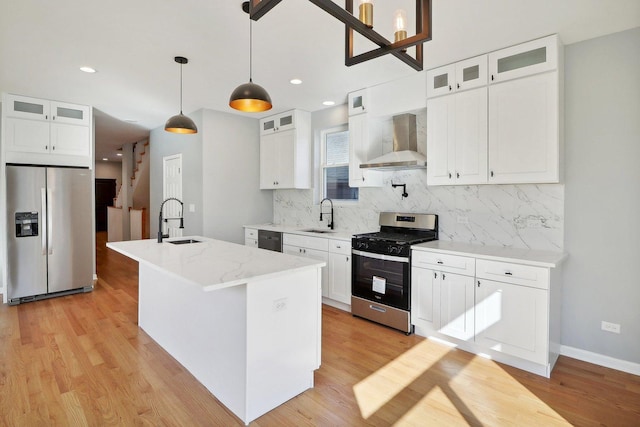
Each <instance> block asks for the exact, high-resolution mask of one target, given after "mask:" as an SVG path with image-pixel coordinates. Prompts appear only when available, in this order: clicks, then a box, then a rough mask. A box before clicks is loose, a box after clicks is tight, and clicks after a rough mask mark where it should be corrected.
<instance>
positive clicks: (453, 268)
mask: <svg viewBox="0 0 640 427" xmlns="http://www.w3.org/2000/svg"><path fill="white" fill-rule="evenodd" d="M474 265H475V260H474V259H473V258H468V257H460V256H452V255H441V254H432V253H426V252H415V251H414V253H413V259H412V268H411V286H412V287H411V292H412V295H411V322H412V323H413V324H414V326H415V327H416V331H417V332H418V333H419V334H420V333H422V334H424V333H428V332H429V331H437V332H439V333H442V334H445V335H448V336H451V337H455V338H458V339H461V340H469V339H473V335H474V289H473V283H474V279H473V274H474V273H473V272H474Z"/></svg>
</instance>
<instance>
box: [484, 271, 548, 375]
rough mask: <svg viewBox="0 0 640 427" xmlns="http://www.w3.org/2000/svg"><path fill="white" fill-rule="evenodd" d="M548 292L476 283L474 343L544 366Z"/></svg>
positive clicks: (487, 282)
mask: <svg viewBox="0 0 640 427" xmlns="http://www.w3.org/2000/svg"><path fill="white" fill-rule="evenodd" d="M547 297H548V292H547V291H545V290H543V289H536V288H530V287H528V286H520V285H516V284H513V283H506V282H495V281H492V280H484V279H478V280H477V287H476V343H478V344H480V345H482V346H486V347H487V348H490V349H492V350H495V351H500V352H502V353H506V354H510V355H512V356H516V357H520V358H523V359H527V360H530V361H532V362H536V363H541V364H546V363H547V361H548V349H549V336H548V330H549V327H548V314H549V310H548V305H549V304H548V300H547Z"/></svg>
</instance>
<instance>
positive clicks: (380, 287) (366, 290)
mask: <svg viewBox="0 0 640 427" xmlns="http://www.w3.org/2000/svg"><path fill="white" fill-rule="evenodd" d="M352 254H353V257H352V260H353V263H352V265H351V267H352V269H351V293H352V294H353V295H354V296H357V297H360V298H364V299H367V300H369V301H376V302H379V303H381V304H386V305H388V306H391V307H396V308H399V309H402V310H407V311H408V310H409V293H410V292H409V271H410V268H409V258H408V257H398V256H390V255H382V254H374V253H370V252H362V251H357V250H352Z"/></svg>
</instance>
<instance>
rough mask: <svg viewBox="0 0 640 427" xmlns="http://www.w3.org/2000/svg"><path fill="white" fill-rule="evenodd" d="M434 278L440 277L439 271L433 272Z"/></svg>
mask: <svg viewBox="0 0 640 427" xmlns="http://www.w3.org/2000/svg"><path fill="white" fill-rule="evenodd" d="M433 278H434V279H437V278H438V273H436V272H435V271H434V272H433Z"/></svg>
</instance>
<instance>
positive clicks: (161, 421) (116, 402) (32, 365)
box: [0, 233, 640, 426]
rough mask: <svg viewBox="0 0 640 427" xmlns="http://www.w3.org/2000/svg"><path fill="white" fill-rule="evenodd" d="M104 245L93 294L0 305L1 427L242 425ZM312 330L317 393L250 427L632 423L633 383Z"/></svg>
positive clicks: (372, 331)
mask: <svg viewBox="0 0 640 427" xmlns="http://www.w3.org/2000/svg"><path fill="white" fill-rule="evenodd" d="M104 245H105V235H104V233H99V234H98V248H97V250H98V276H99V279H98V283H97V286H96V289H95V290H94V291H93V292H92V293H88V294H78V295H72V296H67V297H62V298H56V299H51V300H45V301H38V302H34V303H27V304H23V305H20V306H17V307H9V306H7V305H2V306H1V307H0V425H2V426H40V425H42V426H50V425H59V426H82V425H91V426H103V425H119V426H129V425H152V426H161V425H169V426H240V425H242V423H241V422H240V420H239V419H238V418H236V417H235V416H234V415H233V414H231V413H230V412H229V411H228V410H226V409H225V407H224V406H222V405H221V404H220V403H219V402H218V401H217V400H216V398H215V397H213V396H212V395H211V394H210V393H209V392H208V391H207V390H206V389H205V388H204V387H203V386H202V385H200V384H199V383H198V382H197V381H196V380H195V379H194V378H193V377H192V376H191V375H190V374H189V372H187V371H186V370H185V369H184V368H183V367H182V366H181V365H180V364H178V363H177V362H176V361H175V360H173V359H172V358H171V357H170V356H169V355H167V354H166V353H165V352H164V351H163V350H162V349H161V348H160V347H159V346H158V345H157V344H155V342H154V341H153V340H151V339H150V338H149V337H148V336H147V335H146V334H145V333H144V331H142V330H141V329H139V328H138V326H137V297H138V294H137V292H138V289H137V264H136V263H135V262H132V261H130V260H129V259H127V258H125V257H122V256H121V255H119V254H117V253H115V252H113V251H110V250H108V249H106V248H105V246H104ZM212 327H220V325H214V326H212ZM322 335H323V342H322V367H321V368H320V369H319V370H318V371H317V372H316V375H315V381H316V384H315V388H314V389H312V390H308V391H306V392H305V393H303V394H301V395H299V396H297V397H296V398H294V399H292V400H290V401H289V402H286V403H285V404H283V405H282V406H280V407H278V408H276V409H275V410H273V411H271V412H269V413H268V414H265V415H264V416H262V417H260V418H259V419H257V420H256V421H254V422H252V423H251V425H252V426H359V425H374V426H388V425H413V426H431V425H434V426H435V425H446V426H451V425H473V426H480V425H483V426H493V425H512V426H527V425H534V426H550V425H585V426H591V425H593V426H596V425H609V426H639V425H640V377H637V376H633V375H629V374H625V373H621V372H618V371H614V370H611V369H606V368H602V367H599V366H595V365H591V364H588V363H584V362H581V361H578V360H574V359H570V358H566V357H561V358H560V360H559V361H558V364H557V365H556V368H555V370H554V371H553V374H552V377H551V379H546V378H542V377H539V376H536V375H532V374H528V373H526V372H523V371H520V370H518V369H515V368H511V367H508V366H504V365H500V364H497V363H495V362H492V361H490V360H486V359H482V358H479V357H475V356H473V355H471V354H469V353H465V352H463V351H460V350H455V349H450V348H448V347H446V346H444V345H442V344H438V343H436V342H432V341H429V340H426V339H423V338H420V337H418V336H415V335H412V336H408V337H407V336H405V335H404V334H402V333H400V332H396V331H393V330H391V329H387V328H384V327H382V326H379V325H376V324H373V323H370V322H367V321H365V320H362V319H358V318H354V317H352V316H351V315H349V314H348V313H345V312H342V311H340V310H336V309H333V308H330V307H324V308H323V334H322Z"/></svg>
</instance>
